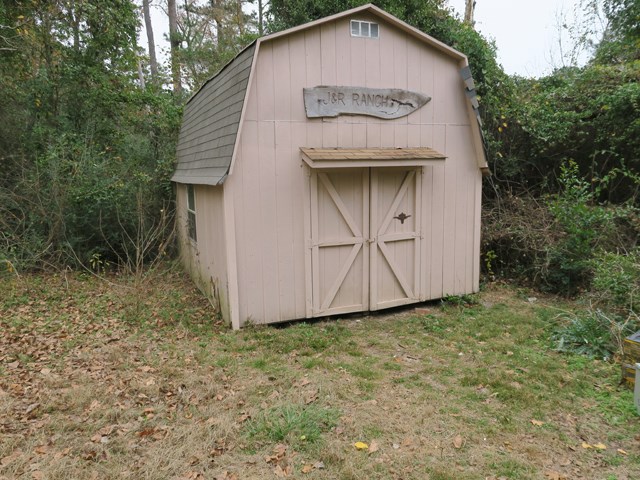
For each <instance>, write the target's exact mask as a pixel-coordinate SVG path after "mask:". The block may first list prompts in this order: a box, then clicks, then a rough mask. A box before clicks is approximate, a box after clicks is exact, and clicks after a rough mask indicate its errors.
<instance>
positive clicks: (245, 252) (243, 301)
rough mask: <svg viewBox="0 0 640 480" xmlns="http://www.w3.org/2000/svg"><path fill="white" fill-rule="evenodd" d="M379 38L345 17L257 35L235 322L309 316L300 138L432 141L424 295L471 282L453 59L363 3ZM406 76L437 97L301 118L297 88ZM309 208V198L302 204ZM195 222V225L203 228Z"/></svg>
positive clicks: (465, 171)
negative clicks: (378, 112) (412, 105)
mask: <svg viewBox="0 0 640 480" xmlns="http://www.w3.org/2000/svg"><path fill="white" fill-rule="evenodd" d="M354 18H355V19H358V20H369V21H374V22H377V23H379V24H380V38H379V39H367V38H355V37H351V35H350V31H349V20H350V19H349V18H343V19H339V20H337V21H334V22H330V23H327V24H323V25H321V26H318V27H315V28H311V29H308V30H304V31H301V32H298V33H294V34H292V35H288V36H285V37H282V38H279V39H275V40H273V41H266V42H263V43H261V45H260V49H259V54H258V60H257V64H256V65H255V66H254V68H255V69H256V70H255V72H254V77H253V81H252V83H251V85H250V87H249V88H250V91H249V97H248V99H247V105H246V112H245V118H244V125H243V126H242V133H241V138H240V144H239V150H238V152H237V156H236V163H235V165H234V167H233V174H232V175H230V176H229V177H228V178H227V180H226V182H225V190H226V189H228V190H226V192H225V194H228V195H233V203H234V209H235V228H236V235H235V237H236V240H237V271H238V291H239V316H240V323H241V324H244V323H245V322H247V321H251V322H254V323H267V322H277V321H284V320H289V319H296V318H304V317H306V316H308V311H307V310H308V309H307V306H308V305H307V299H306V297H305V294H306V289H305V233H304V232H305V228H304V223H303V222H304V221H305V218H307V217H308V215H306V214H305V211H304V205H305V204H307V205H308V203H306V201H305V199H304V197H303V196H304V194H305V191H307V190H308V185H305V182H309V174H308V171H307V169H306V168H303V165H302V162H301V157H300V151H299V148H300V147H343V148H345V147H361V148H375V147H432V148H434V149H436V150H438V151H440V152H442V153H444V154H445V155H446V156H447V157H448V158H447V160H446V161H445V162H444V163H443V165H441V166H434V167H425V168H424V170H423V172H422V174H423V181H422V185H423V188H422V192H421V194H422V199H423V202H424V207H423V209H422V218H421V223H422V226H423V229H422V230H423V235H424V239H423V241H422V244H421V245H422V247H421V248H422V252H421V255H420V257H421V258H422V259H423V261H422V265H421V278H420V289H421V291H420V298H421V299H423V300H426V299H433V298H441V297H442V296H444V295H450V294H461V293H470V292H472V291H475V290H477V289H478V275H479V242H480V240H479V235H480V230H479V225H480V223H479V222H480V218H479V211H480V194H479V192H480V182H481V177H480V172H479V169H478V165H477V163H476V155H475V152H474V147H473V142H472V138H471V128H470V126H469V117H468V116H467V110H466V104H465V102H466V98H465V95H464V91H463V84H462V80H461V79H460V76H459V68H460V66H459V65H458V63H457V61H456V60H454V59H452V58H450V57H448V56H446V55H444V54H442V53H440V52H438V51H436V50H433V49H430V48H429V47H428V46H426V45H424V44H423V43H421V42H419V41H418V40H416V39H415V38H413V37H411V36H409V35H407V34H405V33H404V32H402V31H400V30H397V29H396V28H395V27H392V26H390V25H388V24H386V23H384V22H383V21H382V20H381V19H380V18H378V17H374V16H370V15H368V14H362V15H357V16H355V17H354ZM317 85H344V86H347V85H353V86H363V87H372V88H388V87H393V88H401V89H408V90H413V91H417V92H422V93H425V94H427V95H429V96H431V97H432V100H431V101H430V102H429V103H427V105H425V106H424V107H422V108H421V109H419V110H418V111H416V112H414V113H412V114H411V115H409V116H406V117H403V118H399V119H395V120H381V119H377V118H373V117H363V116H340V117H337V118H325V119H307V118H306V115H305V110H304V103H303V95H302V89H303V88H304V87H314V86H317ZM307 208H308V207H307ZM198 234H200V232H198Z"/></svg>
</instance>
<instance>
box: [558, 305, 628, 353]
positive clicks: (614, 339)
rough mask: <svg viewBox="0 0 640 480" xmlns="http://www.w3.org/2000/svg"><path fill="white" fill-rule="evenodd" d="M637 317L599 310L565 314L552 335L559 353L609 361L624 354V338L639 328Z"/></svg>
mask: <svg viewBox="0 0 640 480" xmlns="http://www.w3.org/2000/svg"><path fill="white" fill-rule="evenodd" d="M637 320H638V318H637V317H635V316H626V317H624V316H620V315H617V314H612V313H605V312H604V311H602V310H600V309H587V310H585V311H583V312H577V313H571V314H566V315H564V316H563V317H561V321H562V325H560V326H559V327H558V328H556V330H555V332H554V334H553V335H552V340H553V341H554V343H555V349H556V350H557V351H559V352H569V353H577V354H580V355H587V356H589V357H593V358H600V359H604V360H608V359H610V358H612V357H613V356H614V355H619V354H621V353H622V342H623V340H624V338H625V337H626V336H628V335H630V334H631V333H633V332H634V331H635V330H636V329H637V328H638V326H639V325H638V321H637Z"/></svg>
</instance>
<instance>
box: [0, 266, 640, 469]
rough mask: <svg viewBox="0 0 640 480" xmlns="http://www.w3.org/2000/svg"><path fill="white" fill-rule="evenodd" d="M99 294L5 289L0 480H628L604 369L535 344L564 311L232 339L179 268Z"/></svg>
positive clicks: (626, 414)
mask: <svg viewBox="0 0 640 480" xmlns="http://www.w3.org/2000/svg"><path fill="white" fill-rule="evenodd" d="M109 280H110V282H105V281H103V280H99V279H96V278H95V277H92V276H90V275H87V274H58V275H38V276H22V277H20V278H4V279H0V331H1V332H2V335H1V337H0V479H5V478H6V479H12V478H27V479H70V478H73V479H105V478H114V479H120V478H134V479H226V480H230V479H238V480H241V479H269V478H279V477H289V478H296V479H300V478H309V479H372V478H380V479H421V480H423V479H434V480H436V479H438V480H443V479H478V480H484V479H505V478H506V479H552V480H553V479H555V480H559V479H582V478H584V479H598V480H614V479H618V480H622V479H629V480H631V479H638V478H640V429H639V426H640V421H639V419H640V417H638V416H637V414H636V412H635V407H634V406H633V395H632V392H631V391H630V390H628V389H625V388H623V387H619V385H618V384H619V380H620V371H619V368H618V366H616V365H613V364H609V363H605V362H602V361H594V360H590V359H587V358H585V357H580V356H571V355H561V354H559V353H556V352H554V351H552V349H551V348H550V341H549V337H550V334H551V331H552V329H553V327H554V326H555V325H556V322H557V320H556V316H557V314H558V313H559V312H560V309H567V308H570V307H571V305H569V304H567V303H559V302H557V301H555V300H553V299H549V298H540V299H538V300H537V301H536V302H533V303H532V302H530V301H528V300H527V298H526V295H522V294H519V293H518V292H517V291H516V290H514V289H510V288H507V287H505V286H499V285H493V286H488V287H487V288H486V289H485V290H484V291H483V292H482V293H480V294H479V295H477V296H475V297H474V300H475V303H473V304H469V303H466V302H463V301H461V299H452V300H451V301H448V302H444V303H443V302H435V303H430V304H427V305H426V306H421V309H420V310H415V309H405V310H401V311H395V312H391V313H389V312H387V313H385V314H381V315H376V316H367V317H351V318H347V319H339V320H328V321H320V322H313V323H295V324H290V325H287V326H277V327H273V326H272V327H252V328H248V329H245V330H243V331H240V332H233V331H231V330H229V329H228V328H227V327H226V326H225V325H224V324H222V322H220V321H218V320H217V319H216V318H215V316H214V315H213V313H212V311H211V309H210V308H209V305H208V303H207V302H206V301H205V300H204V299H203V298H202V297H201V296H200V295H199V293H198V292H197V291H196V290H195V289H194V287H193V286H192V285H191V283H190V282H189V280H188V279H187V278H186V277H184V276H183V275H182V274H181V273H178V271H177V270H173V271H167V272H164V273H162V274H158V275H156V276H154V277H153V278H152V279H150V280H148V282H146V283H145V284H144V285H143V286H139V288H133V287H131V286H129V285H128V284H127V280H126V279H122V278H119V277H115V276H114V277H110V278H109ZM357 442H362V444H358V446H359V447H361V448H360V449H359V448H357V447H356V446H355V445H356V443H357Z"/></svg>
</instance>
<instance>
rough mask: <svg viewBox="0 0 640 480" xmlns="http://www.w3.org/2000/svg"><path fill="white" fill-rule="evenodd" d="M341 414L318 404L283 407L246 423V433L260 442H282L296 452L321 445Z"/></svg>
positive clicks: (270, 410) (273, 409) (263, 413)
mask: <svg viewBox="0 0 640 480" xmlns="http://www.w3.org/2000/svg"><path fill="white" fill-rule="evenodd" d="M339 415H340V414H339V412H338V410H336V409H333V408H322V407H319V406H316V405H306V406H303V405H282V406H278V407H273V408H270V409H269V410H266V411H263V412H261V413H260V414H259V415H258V416H256V417H255V418H253V419H251V420H250V421H249V422H247V425H246V427H245V434H246V436H247V437H249V438H250V439H253V440H257V441H259V442H264V441H267V442H283V443H286V444H287V445H290V446H291V447H293V448H295V449H296V450H304V449H305V448H306V447H307V446H308V445H311V444H314V443H318V442H320V440H321V439H322V434H323V433H324V432H328V431H329V430H330V429H331V428H333V427H334V426H335V425H336V424H337V421H338V417H339Z"/></svg>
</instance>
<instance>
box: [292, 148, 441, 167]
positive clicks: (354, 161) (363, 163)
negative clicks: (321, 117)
mask: <svg viewBox="0 0 640 480" xmlns="http://www.w3.org/2000/svg"><path fill="white" fill-rule="evenodd" d="M300 150H301V151H302V159H303V160H304V161H305V163H306V164H307V165H309V166H310V167H311V168H336V167H393V166H398V167H412V166H416V167H418V166H428V165H437V164H439V163H440V162H442V161H443V160H445V159H446V157H445V156H444V155H443V154H442V153H439V152H437V151H436V150H434V149H432V148H426V147H421V148H305V147H301V148H300Z"/></svg>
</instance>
